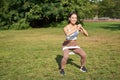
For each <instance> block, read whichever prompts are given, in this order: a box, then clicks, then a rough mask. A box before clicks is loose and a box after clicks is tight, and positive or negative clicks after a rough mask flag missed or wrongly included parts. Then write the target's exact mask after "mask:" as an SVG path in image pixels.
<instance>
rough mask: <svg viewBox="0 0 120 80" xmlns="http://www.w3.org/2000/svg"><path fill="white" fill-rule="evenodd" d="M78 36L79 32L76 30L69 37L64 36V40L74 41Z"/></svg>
mask: <svg viewBox="0 0 120 80" xmlns="http://www.w3.org/2000/svg"><path fill="white" fill-rule="evenodd" d="M78 34H79V31H78V30H76V31H75V32H74V33H72V34H71V35H69V36H66V40H76V39H77V36H78Z"/></svg>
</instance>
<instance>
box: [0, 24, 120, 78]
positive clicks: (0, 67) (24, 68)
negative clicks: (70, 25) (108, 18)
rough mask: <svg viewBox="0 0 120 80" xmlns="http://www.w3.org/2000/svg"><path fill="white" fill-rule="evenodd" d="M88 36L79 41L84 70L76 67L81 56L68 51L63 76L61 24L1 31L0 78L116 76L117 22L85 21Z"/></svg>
mask: <svg viewBox="0 0 120 80" xmlns="http://www.w3.org/2000/svg"><path fill="white" fill-rule="evenodd" d="M84 25H85V26H84V28H85V29H86V30H87V31H88V33H89V36H88V37H85V36H83V35H82V34H80V35H79V37H78V44H79V45H80V46H81V48H83V49H84V50H85V52H86V53H87V62H86V67H87V69H88V72H87V73H83V72H81V71H80V70H79V68H78V67H79V65H80V62H79V60H80V58H79V56H78V55H70V56H69V60H68V63H67V65H66V67H65V72H66V75H65V76H61V75H60V74H59V69H58V68H59V65H60V61H61V58H62V55H63V53H62V49H61V46H62V42H63V41H64V40H65V35H64V33H63V30H62V28H40V29H28V30H4V31H0V80H119V79H120V58H119V57H120V23H119V22H86V23H84Z"/></svg>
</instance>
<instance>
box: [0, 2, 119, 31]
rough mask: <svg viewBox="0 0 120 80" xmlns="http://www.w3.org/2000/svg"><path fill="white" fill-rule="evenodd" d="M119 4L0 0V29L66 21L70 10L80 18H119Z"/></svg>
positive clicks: (25, 27)
mask: <svg viewBox="0 0 120 80" xmlns="http://www.w3.org/2000/svg"><path fill="white" fill-rule="evenodd" d="M119 4H120V0H0V29H28V28H30V27H45V25H46V24H47V27H49V26H50V25H53V24H55V23H57V22H59V23H60V22H63V21H64V20H67V15H68V13H69V12H71V11H76V12H77V13H78V16H79V19H86V18H94V17H95V16H98V17H110V18H120V5H119ZM54 27H57V26H54Z"/></svg>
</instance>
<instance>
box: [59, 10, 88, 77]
mask: <svg viewBox="0 0 120 80" xmlns="http://www.w3.org/2000/svg"><path fill="white" fill-rule="evenodd" d="M68 19H69V22H68V25H66V26H65V27H64V33H65V35H66V40H65V41H64V43H63V53H64V54H63V58H62V60H61V69H60V73H61V74H62V75H64V74H65V72H64V67H65V64H66V63H67V60H68V56H69V50H72V51H73V52H74V53H76V54H78V55H79V56H80V57H81V67H80V70H81V71H82V72H87V69H86V68H85V66H84V65H85V62H86V53H85V52H84V50H82V49H81V48H80V47H79V46H78V44H77V42H76V40H77V36H78V34H79V32H80V33H83V34H84V35H85V36H88V33H87V31H86V30H85V29H84V28H83V27H82V26H81V25H80V24H76V23H77V14H76V13H75V12H72V13H70V14H69V16H68Z"/></svg>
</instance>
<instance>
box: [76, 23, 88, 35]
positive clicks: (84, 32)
mask: <svg viewBox="0 0 120 80" xmlns="http://www.w3.org/2000/svg"><path fill="white" fill-rule="evenodd" d="M78 28H79V30H80V31H81V32H82V33H83V34H84V35H85V36H88V32H87V31H86V30H85V29H84V28H83V27H82V25H81V24H78Z"/></svg>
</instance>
